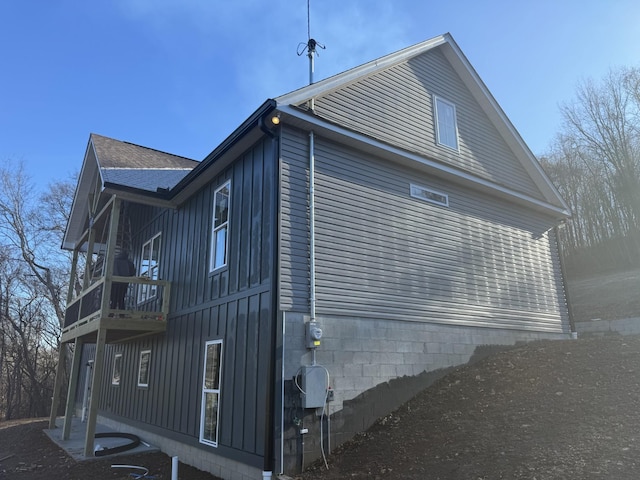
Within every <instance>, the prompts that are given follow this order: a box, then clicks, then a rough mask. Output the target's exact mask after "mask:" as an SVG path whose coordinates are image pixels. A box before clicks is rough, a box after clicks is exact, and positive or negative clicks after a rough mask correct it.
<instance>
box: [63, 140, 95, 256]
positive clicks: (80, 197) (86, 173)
mask: <svg viewBox="0 0 640 480" xmlns="http://www.w3.org/2000/svg"><path fill="white" fill-rule="evenodd" d="M90 151H93V155H94V158H95V159H96V162H91V163H90V162H88V159H89V152H90ZM97 158H98V157H97V156H96V152H95V148H94V146H93V142H92V141H91V140H90V141H89V143H88V145H87V149H86V150H85V154H84V161H83V162H82V168H81V170H80V175H79V176H78V184H77V185H76V191H75V193H74V195H73V202H72V204H71V212H70V215H69V220H68V221H67V227H66V229H65V232H64V236H63V237H62V248H63V249H66V250H73V249H74V248H75V246H76V245H75V241H76V239H75V238H70V237H77V236H78V235H82V229H83V226H84V222H85V220H86V218H87V215H88V214H89V205H88V204H87V197H88V195H89V193H90V192H91V189H92V188H93V182H92V181H91V179H92V178H93V176H94V175H95V172H96V170H98V172H99V171H100V168H99V166H98V163H97ZM99 175H101V174H100V173H99ZM101 178H102V177H101Z"/></svg>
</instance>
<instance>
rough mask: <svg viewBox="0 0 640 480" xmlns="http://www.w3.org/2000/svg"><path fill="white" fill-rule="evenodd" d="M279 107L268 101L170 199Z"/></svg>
mask: <svg viewBox="0 0 640 480" xmlns="http://www.w3.org/2000/svg"><path fill="white" fill-rule="evenodd" d="M276 107H277V103H276V101H275V100H272V99H268V100H267V101H265V102H264V103H263V104H262V105H260V107H258V109H257V110H256V111H255V112H253V113H252V114H251V116H250V117H249V118H247V119H246V120H245V121H244V122H243V123H242V124H241V125H240V126H239V127H238V128H236V129H235V130H234V131H233V133H232V134H231V135H229V136H228V137H227V138H226V139H225V140H224V141H223V142H222V143H221V144H220V145H218V147H216V148H215V149H214V150H213V151H212V152H211V153H210V154H209V155H207V156H206V158H205V159H204V160H203V161H202V162H200V164H199V165H198V166H197V167H195V168H194V169H193V170H191V172H189V173H188V174H187V176H185V177H184V178H183V179H182V180H180V181H179V182H178V183H177V184H176V185H175V186H174V187H173V188H172V189H171V190H170V191H169V192H168V195H167V197H168V199H170V200H173V199H174V198H175V197H176V196H177V195H178V194H179V193H181V192H182V191H183V190H184V189H186V188H187V187H188V186H189V184H190V183H191V182H192V181H193V180H194V179H195V178H196V177H198V176H199V175H200V174H201V173H202V172H203V171H204V170H206V169H207V168H209V167H210V166H211V165H213V164H214V163H215V162H216V161H217V160H218V159H219V158H220V157H222V156H223V155H224V154H225V153H226V152H228V151H229V150H230V149H231V148H232V147H233V146H235V145H236V144H237V143H238V142H239V141H240V140H242V138H243V137H244V136H245V135H246V134H247V133H249V132H250V131H251V130H253V129H254V128H256V127H260V126H261V121H262V118H263V117H264V116H265V115H268V114H269V113H270V112H271V111H273V110H274V109H275V108H276Z"/></svg>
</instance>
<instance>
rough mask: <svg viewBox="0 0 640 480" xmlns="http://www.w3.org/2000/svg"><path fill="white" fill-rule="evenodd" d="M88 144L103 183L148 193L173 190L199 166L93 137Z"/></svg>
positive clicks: (177, 157)
mask: <svg viewBox="0 0 640 480" xmlns="http://www.w3.org/2000/svg"><path fill="white" fill-rule="evenodd" d="M91 143H92V144H93V148H94V150H95V153H96V159H97V162H98V167H99V168H100V171H101V173H102V178H103V180H104V181H105V182H108V183H115V184H118V185H123V186H127V187H133V188H138V189H141V190H147V191H151V192H155V191H156V190H157V189H158V188H172V187H174V186H175V185H176V184H177V183H178V182H179V181H180V180H182V179H183V178H184V177H185V176H186V175H187V174H188V173H189V172H190V171H191V170H193V169H194V168H195V167H196V166H197V165H198V163H199V162H197V161H195V160H191V159H189V158H185V157H180V156H178V155H172V154H170V153H165V152H161V151H158V150H154V149H152V148H147V147H143V146H140V145H135V144H133V143H128V142H122V141H120V140H114V139H113V138H108V137H103V136H102V135H97V134H95V133H92V134H91Z"/></svg>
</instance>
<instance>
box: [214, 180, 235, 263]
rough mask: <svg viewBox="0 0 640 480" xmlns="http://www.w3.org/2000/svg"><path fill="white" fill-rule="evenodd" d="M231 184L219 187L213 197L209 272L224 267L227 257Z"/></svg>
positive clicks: (227, 183)
mask: <svg viewBox="0 0 640 480" xmlns="http://www.w3.org/2000/svg"><path fill="white" fill-rule="evenodd" d="M230 202H231V182H230V181H228V182H226V183H225V184H224V185H222V186H221V187H219V188H218V189H217V190H216V191H215V193H214V195H213V231H212V233H211V264H210V266H209V271H211V272H213V271H214V270H216V269H218V268H221V267H224V266H225V265H226V264H227V257H228V256H229V205H230Z"/></svg>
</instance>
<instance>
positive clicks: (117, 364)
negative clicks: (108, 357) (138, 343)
mask: <svg viewBox="0 0 640 480" xmlns="http://www.w3.org/2000/svg"><path fill="white" fill-rule="evenodd" d="M121 377H122V354H121V353H116V355H115V357H113V372H112V374H111V385H115V386H117V385H120V379H121Z"/></svg>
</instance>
